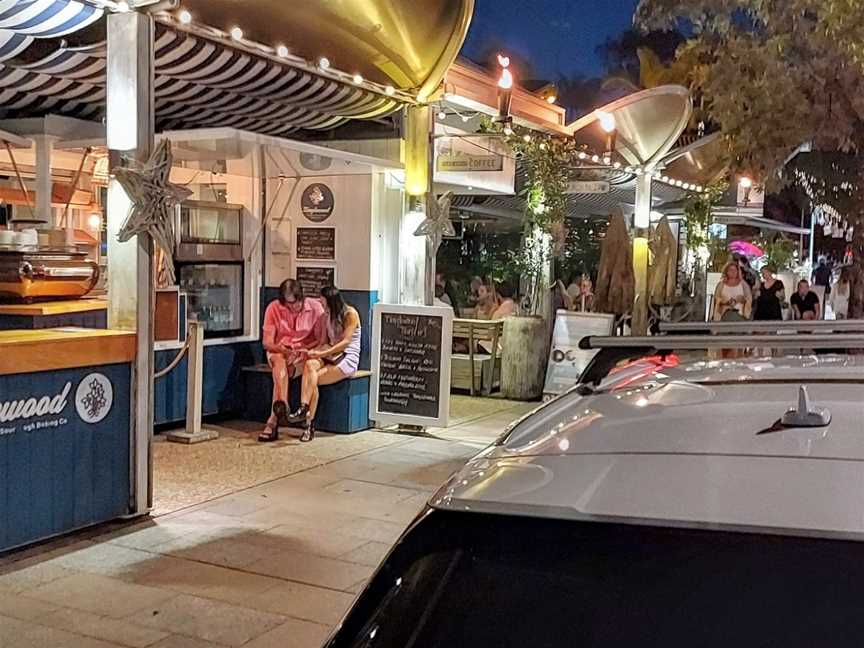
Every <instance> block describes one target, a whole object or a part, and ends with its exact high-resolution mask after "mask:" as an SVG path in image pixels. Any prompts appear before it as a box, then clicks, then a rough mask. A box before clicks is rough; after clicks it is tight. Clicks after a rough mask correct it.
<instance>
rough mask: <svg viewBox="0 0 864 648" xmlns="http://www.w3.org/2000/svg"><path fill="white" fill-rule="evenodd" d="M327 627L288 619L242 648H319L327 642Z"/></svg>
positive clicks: (328, 631) (328, 632) (328, 630)
mask: <svg viewBox="0 0 864 648" xmlns="http://www.w3.org/2000/svg"><path fill="white" fill-rule="evenodd" d="M329 634H330V629H329V628H328V627H327V626H323V625H319V624H317V623H310V622H308V621H300V620H297V619H289V620H288V621H286V622H285V623H283V624H282V625H281V626H279V627H278V628H274V629H273V630H271V631H269V632H267V633H265V634H263V635H261V636H260V637H258V638H257V639H255V640H254V641H251V642H250V643H248V644H246V646H244V648H321V644H323V643H324V641H326V640H327V637H328V636H329Z"/></svg>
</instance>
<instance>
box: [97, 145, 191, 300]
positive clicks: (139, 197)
mask: <svg viewBox="0 0 864 648" xmlns="http://www.w3.org/2000/svg"><path fill="white" fill-rule="evenodd" d="M172 160H173V156H172V155H171V142H169V141H168V140H167V139H163V140H162V141H161V142H159V144H158V145H157V146H156V149H155V150H154V151H153V154H152V155H151V156H150V159H149V160H147V162H146V163H145V164H144V165H143V166H140V167H118V168H116V169H114V177H115V178H116V179H117V182H119V183H120V185H121V186H122V187H123V189H124V190H125V191H126V195H127V196H129V200H131V201H132V207H131V209H130V210H129V215H128V216H127V217H126V222H125V223H123V227H121V228H120V232H119V233H118V234H117V240H118V241H120V242H121V243H124V242H126V241H128V240H129V239H131V238H132V237H133V236H136V235H138V234H149V235H150V236H151V237H152V238H153V241H154V242H155V243H156V245H158V246H159V247H160V248H161V250H162V259H163V269H164V270H165V273H166V274H167V276H168V279H169V281H170V283H172V284H173V283H174V281H175V276H174V243H175V238H174V208H175V207H176V206H177V205H179V204H180V203H182V202H183V201H184V200H186V199H187V198H188V197H189V196H191V195H192V192H191V191H189V190H188V189H186V188H185V187H183V186H180V185H175V184H172V183H171V182H170V181H169V178H170V176H171V163H172Z"/></svg>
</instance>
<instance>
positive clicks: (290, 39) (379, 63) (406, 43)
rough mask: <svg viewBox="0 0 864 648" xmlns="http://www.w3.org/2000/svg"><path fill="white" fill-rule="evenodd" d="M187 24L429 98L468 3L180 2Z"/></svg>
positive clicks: (464, 27)
mask: <svg viewBox="0 0 864 648" xmlns="http://www.w3.org/2000/svg"><path fill="white" fill-rule="evenodd" d="M180 9H181V10H184V11H188V12H189V14H190V15H191V18H192V21H193V23H198V24H203V25H208V26H210V27H216V28H218V29H221V30H224V31H225V32H227V33H230V32H231V30H232V29H233V28H235V27H239V28H240V29H242V30H243V37H244V38H245V39H247V40H249V41H255V42H259V43H262V44H265V45H271V46H273V47H278V46H284V47H287V49H288V50H289V51H290V52H291V53H292V54H294V55H296V56H301V57H303V58H304V59H307V60H310V61H317V60H319V59H320V58H321V57H326V58H327V59H328V60H329V61H330V63H331V64H332V66H333V67H334V68H336V69H339V70H343V71H345V72H349V73H351V74H359V75H361V76H362V77H363V78H364V79H368V80H369V81H373V82H377V83H381V84H387V85H392V86H394V87H396V88H398V89H400V90H410V91H416V93H417V94H419V95H421V96H424V97H425V96H428V95H429V94H431V93H432V92H433V91H434V90H435V89H436V88H437V87H438V85H439V84H440V82H441V79H442V78H443V76H444V73H445V72H446V70H447V68H448V67H449V66H450V64H451V63H452V62H453V60H455V58H456V55H457V54H458V52H459V49H460V48H461V47H462V42H463V41H464V39H465V35H466V34H467V32H468V25H469V23H470V21H471V15H472V14H473V11H474V0H302V1H300V2H286V1H285V0H181V3H180Z"/></svg>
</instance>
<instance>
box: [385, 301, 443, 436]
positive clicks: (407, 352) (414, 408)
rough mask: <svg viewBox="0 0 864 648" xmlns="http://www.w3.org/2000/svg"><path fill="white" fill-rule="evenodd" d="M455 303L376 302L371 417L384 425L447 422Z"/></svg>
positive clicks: (420, 424) (440, 425)
mask: <svg viewBox="0 0 864 648" xmlns="http://www.w3.org/2000/svg"><path fill="white" fill-rule="evenodd" d="M452 337H453V309H452V308H449V307H447V308H440V307H436V306H402V305H394V304H376V305H375V309H374V318H373V325H372V376H373V379H372V397H371V400H370V404H369V410H370V413H369V417H370V418H371V419H372V420H374V421H376V422H378V423H379V424H383V425H399V424H401V425H415V426H421V427H425V426H434V427H446V426H447V423H448V420H449V412H450V352H451V345H452Z"/></svg>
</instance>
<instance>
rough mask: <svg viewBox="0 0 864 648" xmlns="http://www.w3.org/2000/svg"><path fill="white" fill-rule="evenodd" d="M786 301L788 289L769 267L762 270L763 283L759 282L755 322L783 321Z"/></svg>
mask: <svg viewBox="0 0 864 648" xmlns="http://www.w3.org/2000/svg"><path fill="white" fill-rule="evenodd" d="M785 301H786V287H785V286H784V285H783V282H782V281H780V280H779V279H777V278H776V277H775V276H774V271H773V269H772V268H770V267H769V266H765V267H763V268H762V281H761V282H759V294H758V296H757V297H756V308H755V309H754V312H753V319H754V320H763V321H764V320H768V321H770V320H782V319H783V302H785Z"/></svg>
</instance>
